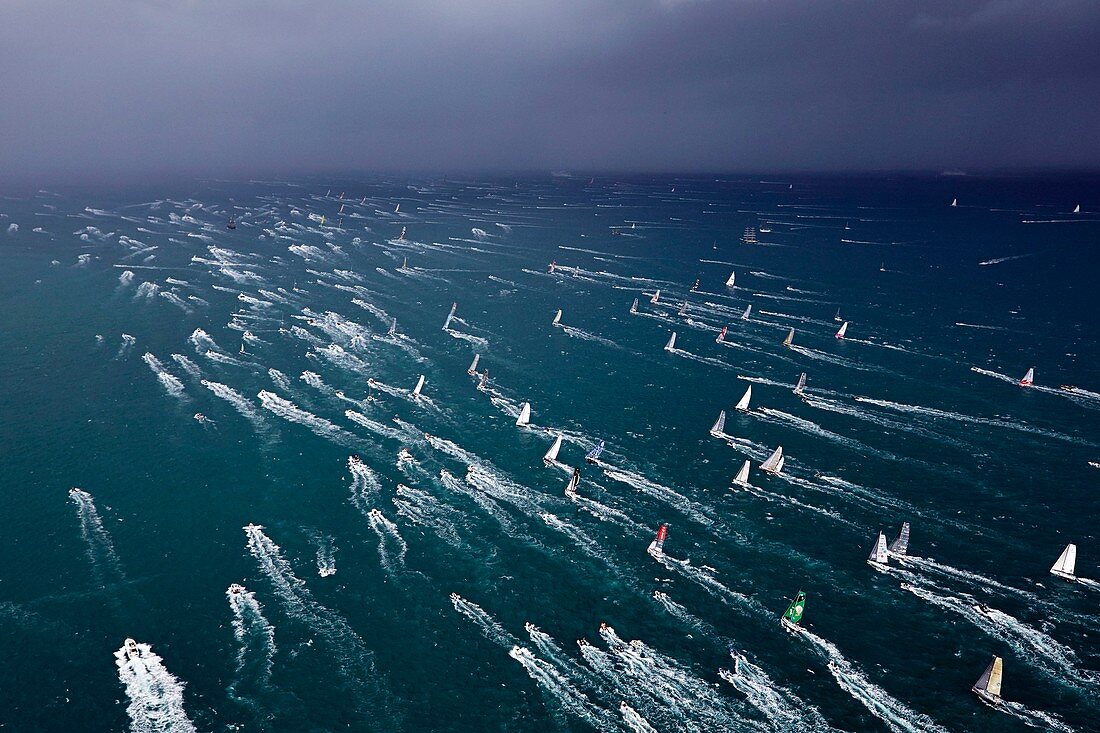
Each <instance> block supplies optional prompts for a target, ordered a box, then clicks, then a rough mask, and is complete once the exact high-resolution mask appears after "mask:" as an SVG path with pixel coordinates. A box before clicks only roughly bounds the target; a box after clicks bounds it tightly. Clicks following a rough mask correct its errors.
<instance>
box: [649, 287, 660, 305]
mask: <svg viewBox="0 0 1100 733" xmlns="http://www.w3.org/2000/svg"><path fill="white" fill-rule="evenodd" d="M660 299H661V289H660V288H657V292H656V293H654V294H653V297H652V298H650V299H649V302H650V303H654V304H656V303H657V301H659V300H660Z"/></svg>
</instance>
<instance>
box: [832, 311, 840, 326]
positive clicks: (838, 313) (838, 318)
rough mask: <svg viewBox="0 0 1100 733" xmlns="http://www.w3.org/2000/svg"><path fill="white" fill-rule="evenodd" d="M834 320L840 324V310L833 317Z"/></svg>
mask: <svg viewBox="0 0 1100 733" xmlns="http://www.w3.org/2000/svg"><path fill="white" fill-rule="evenodd" d="M833 320H834V321H836V322H837V323H839V322H840V308H837V309H836V315H835V316H833Z"/></svg>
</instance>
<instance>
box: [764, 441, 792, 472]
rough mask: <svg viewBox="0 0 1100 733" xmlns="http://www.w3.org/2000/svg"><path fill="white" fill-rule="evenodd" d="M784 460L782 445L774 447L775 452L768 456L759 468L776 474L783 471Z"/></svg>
mask: <svg viewBox="0 0 1100 733" xmlns="http://www.w3.org/2000/svg"><path fill="white" fill-rule="evenodd" d="M785 460H786V459H784V458H783V446H779V447H778V448H776V449H775V452H774V453H772V454H771V456H769V458H768V460H766V461H764V462H763V463H761V464H760V470H761V471H767V472H768V473H772V474H775V475H777V476H778V475H779V474H780V473H782V472H783V463H784V461H785Z"/></svg>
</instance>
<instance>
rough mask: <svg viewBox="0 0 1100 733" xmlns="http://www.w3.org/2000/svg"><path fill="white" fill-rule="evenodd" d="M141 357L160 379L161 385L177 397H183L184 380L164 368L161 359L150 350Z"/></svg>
mask: <svg viewBox="0 0 1100 733" xmlns="http://www.w3.org/2000/svg"><path fill="white" fill-rule="evenodd" d="M141 358H142V360H143V361H144V362H145V363H146V364H148V365H149V368H150V369H151V370H152V371H153V374H156V375H157V379H158V380H159V381H160V383H161V386H163V387H164V389H165V391H166V392H168V394H170V395H172V396H173V397H176V398H182V397H183V382H181V381H180V380H179V377H177V376H176V375H174V374H171V373H169V372H168V370H167V369H165V368H164V364H162V363H161V361H160V359H158V358H157V357H155V356H153V355H152V354H150V353H149V352H145V354H143V355H142V357H141Z"/></svg>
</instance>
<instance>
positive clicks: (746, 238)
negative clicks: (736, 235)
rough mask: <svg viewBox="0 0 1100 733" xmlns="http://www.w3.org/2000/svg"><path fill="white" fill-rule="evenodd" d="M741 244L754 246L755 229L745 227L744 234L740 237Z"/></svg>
mask: <svg viewBox="0 0 1100 733" xmlns="http://www.w3.org/2000/svg"><path fill="white" fill-rule="evenodd" d="M741 243H742V244H756V229H754V228H753V227H745V233H744V234H743V235H741Z"/></svg>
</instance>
